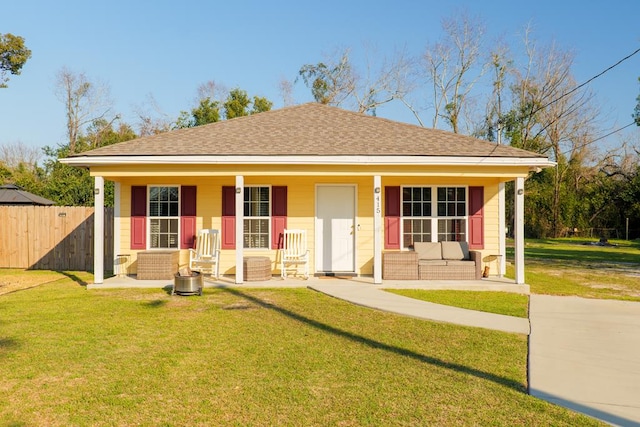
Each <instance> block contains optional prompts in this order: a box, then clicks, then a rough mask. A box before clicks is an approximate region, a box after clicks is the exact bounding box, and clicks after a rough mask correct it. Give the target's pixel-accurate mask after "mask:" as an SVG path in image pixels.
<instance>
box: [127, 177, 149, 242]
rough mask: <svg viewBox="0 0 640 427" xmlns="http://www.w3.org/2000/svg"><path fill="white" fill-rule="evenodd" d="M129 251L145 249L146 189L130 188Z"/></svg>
mask: <svg viewBox="0 0 640 427" xmlns="http://www.w3.org/2000/svg"><path fill="white" fill-rule="evenodd" d="M131 249H147V187H145V186H132V187H131Z"/></svg>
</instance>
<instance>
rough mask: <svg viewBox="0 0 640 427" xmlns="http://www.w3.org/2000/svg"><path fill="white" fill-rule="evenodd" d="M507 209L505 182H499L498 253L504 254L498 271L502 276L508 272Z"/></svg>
mask: <svg viewBox="0 0 640 427" xmlns="http://www.w3.org/2000/svg"><path fill="white" fill-rule="evenodd" d="M506 209H507V204H506V203H505V193H504V182H501V183H500V184H498V217H499V220H498V221H499V222H498V233H499V234H500V236H499V239H498V253H499V254H500V255H502V256H501V257H500V265H499V266H498V273H499V274H500V275H502V276H504V274H505V273H506V262H507V253H506V250H507V249H506V248H507V241H506V239H507V229H506V222H507V220H506V218H507V216H506Z"/></svg>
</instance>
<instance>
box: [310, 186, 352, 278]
mask: <svg viewBox="0 0 640 427" xmlns="http://www.w3.org/2000/svg"><path fill="white" fill-rule="evenodd" d="M355 212H356V188H355V186H353V185H318V186H317V187H316V270H317V271H318V272H327V273H328V272H331V273H334V272H336V273H337V272H345V273H354V272H355V252H354V244H355V234H356V228H355Z"/></svg>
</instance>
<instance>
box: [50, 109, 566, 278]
mask: <svg viewBox="0 0 640 427" xmlns="http://www.w3.org/2000/svg"><path fill="white" fill-rule="evenodd" d="M61 162H63V163H66V164H69V165H72V166H77V167H84V168H89V170H90V173H91V175H92V176H93V177H94V178H95V194H96V198H95V200H96V201H95V207H96V209H95V211H96V215H97V217H96V221H95V224H96V230H95V235H96V236H97V237H98V238H97V239H96V261H95V271H94V275H95V283H96V284H99V283H102V280H103V275H104V267H105V266H104V265H102V262H101V260H102V256H100V255H99V252H98V251H101V250H103V249H101V248H100V245H101V242H100V239H99V236H102V232H101V231H102V227H103V226H104V221H103V220H102V219H101V218H99V217H98V216H99V213H100V212H102V211H103V209H102V208H103V204H104V201H103V197H104V196H103V190H104V188H103V185H104V180H110V181H113V182H114V183H115V224H114V230H116V231H115V239H114V240H115V244H114V246H115V250H114V253H115V254H118V253H123V252H126V253H129V254H131V256H132V259H131V261H132V263H131V267H130V270H129V272H130V273H135V272H136V262H135V261H136V254H137V253H138V252H139V251H150V250H151V251H153V250H160V249H165V250H166V249H174V250H179V251H180V264H181V265H184V264H186V263H187V261H188V251H187V249H188V248H190V247H191V246H192V245H193V239H194V235H195V234H196V233H197V230H199V229H202V228H213V229H218V230H220V231H221V241H222V250H221V260H220V272H221V273H222V274H226V275H235V281H236V283H243V280H244V279H243V270H242V268H241V267H240V268H238V266H242V261H243V257H244V256H247V255H259V256H267V257H269V258H270V259H271V261H272V262H273V264H272V266H273V273H274V274H277V273H278V272H279V265H278V263H277V262H276V259H277V256H278V247H279V244H280V241H279V240H280V238H281V235H282V232H283V230H284V229H285V228H296V229H305V230H307V234H308V245H309V248H310V271H311V273H312V274H317V275H324V274H328V275H332V274H353V275H361V276H367V275H369V276H373V280H374V283H381V282H382V266H381V259H382V258H381V257H382V253H383V252H384V251H402V250H407V249H408V248H409V246H410V245H411V244H412V242H413V241H414V240H415V241H428V240H432V241H442V240H458V241H459V240H463V241H467V242H469V246H470V248H472V249H476V250H480V251H482V254H483V255H485V254H486V255H490V254H501V255H504V253H505V225H504V224H505V213H504V211H505V183H506V182H509V181H515V212H516V215H515V228H514V230H515V233H516V240H515V253H516V257H515V269H516V279H515V281H516V283H521V284H522V283H524V253H523V249H524V238H523V231H524V217H523V215H524V213H523V212H524V181H525V179H526V178H527V176H528V175H529V174H530V173H531V172H532V171H533V172H535V171H539V170H540V169H541V168H545V167H551V166H553V165H554V163H553V162H551V161H549V159H548V158H547V157H545V156H543V155H540V154H537V153H532V152H528V151H524V150H520V149H516V148H513V147H508V146H503V145H497V144H495V143H491V142H488V141H483V140H479V139H476V138H472V137H469V136H463V135H458V134H454V133H450V132H445V131H442V130H435V129H426V128H422V127H418V126H414V125H409V124H405V123H398V122H394V121H391V120H387V119H383V118H379V117H372V116H367V115H364V114H359V113H355V112H351V111H345V110H342V109H340V108H336V107H330V106H326V105H320V104H316V103H308V104H302V105H297V106H293V107H287V108H283V109H280V110H273V111H269V112H265V113H260V114H256V115H251V116H247V117H240V118H235V119H231V120H227V121H222V122H217V123H212V124H209V125H204V126H199V127H195V128H188V129H180V130H175V131H172V132H167V133H162V134H158V135H153V136H148V137H143V138H138V139H135V140H131V141H127V142H122V143H119V144H115V145H112V146H107V147H102V148H98V149H95V150H92V151H87V152H84V153H79V154H75V155H73V156H70V157H68V158H65V159H62V160H61ZM500 268H501V270H503V269H504V256H503V257H502V265H501V267H500ZM108 269H110V266H109V268H108Z"/></svg>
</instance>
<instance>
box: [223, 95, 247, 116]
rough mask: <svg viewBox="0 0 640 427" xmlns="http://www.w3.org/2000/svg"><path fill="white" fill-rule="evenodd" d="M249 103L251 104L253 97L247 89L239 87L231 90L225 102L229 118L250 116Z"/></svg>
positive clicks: (226, 113)
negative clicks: (251, 97)
mask: <svg viewBox="0 0 640 427" xmlns="http://www.w3.org/2000/svg"><path fill="white" fill-rule="evenodd" d="M249 105H251V99H250V98H249V95H247V92H246V91H244V90H242V89H239V88H236V89H233V90H231V92H229V96H228V97H227V99H226V101H225V102H224V104H223V106H224V110H225V115H226V117H227V119H234V118H236V117H243V116H248V115H249Z"/></svg>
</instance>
